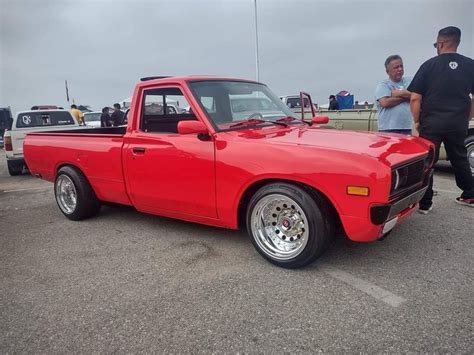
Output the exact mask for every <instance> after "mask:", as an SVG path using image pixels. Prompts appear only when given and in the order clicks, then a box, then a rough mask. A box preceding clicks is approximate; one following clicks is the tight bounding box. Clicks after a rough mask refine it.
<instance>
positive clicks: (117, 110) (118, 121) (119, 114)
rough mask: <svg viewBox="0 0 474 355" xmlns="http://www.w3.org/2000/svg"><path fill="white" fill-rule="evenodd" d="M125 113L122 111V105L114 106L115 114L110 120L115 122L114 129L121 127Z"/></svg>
mask: <svg viewBox="0 0 474 355" xmlns="http://www.w3.org/2000/svg"><path fill="white" fill-rule="evenodd" d="M123 115H124V113H123V112H122V111H120V104H114V112H112V115H110V120H111V121H112V122H113V124H114V127H117V126H120V125H121V124H122V123H123Z"/></svg>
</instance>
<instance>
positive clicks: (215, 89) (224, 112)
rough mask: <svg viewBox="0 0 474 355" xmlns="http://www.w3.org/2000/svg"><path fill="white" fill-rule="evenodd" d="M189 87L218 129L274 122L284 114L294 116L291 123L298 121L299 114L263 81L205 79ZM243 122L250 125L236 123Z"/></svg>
mask: <svg viewBox="0 0 474 355" xmlns="http://www.w3.org/2000/svg"><path fill="white" fill-rule="evenodd" d="M189 86H190V87H191V90H192V92H193V94H194V96H195V98H196V100H197V101H198V102H199V103H200V105H201V108H202V109H203V110H204V111H205V112H206V114H207V117H208V118H209V120H210V121H211V122H212V123H213V124H214V126H215V127H216V128H217V129H219V130H223V129H229V128H232V129H235V128H238V129H242V128H248V127H249V126H251V125H255V126H256V125H262V124H275V121H276V120H278V119H280V118H284V117H292V118H294V119H295V120H294V121H291V120H289V122H290V124H291V122H299V121H298V115H297V114H296V113H295V112H293V111H291V110H290V109H289V108H288V107H287V106H286V105H285V104H284V103H283V102H282V101H281V100H280V99H279V98H278V97H277V96H276V95H275V94H273V93H272V92H271V91H270V90H269V89H268V87H267V86H265V85H263V84H257V83H251V82H244V81H223V80H206V81H191V82H190V83H189ZM255 118H257V119H255ZM242 121H249V124H245V125H244V124H243V125H238V124H236V123H238V122H242ZM272 121H273V122H272Z"/></svg>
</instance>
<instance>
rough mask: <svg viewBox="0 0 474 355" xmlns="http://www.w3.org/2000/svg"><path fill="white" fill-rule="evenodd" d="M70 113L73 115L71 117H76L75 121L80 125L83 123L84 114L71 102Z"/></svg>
mask: <svg viewBox="0 0 474 355" xmlns="http://www.w3.org/2000/svg"><path fill="white" fill-rule="evenodd" d="M70 112H71V114H72V115H73V117H74V118H75V119H76V121H77V123H79V124H80V125H84V114H83V113H82V112H81V111H80V110H78V109H77V106H76V105H74V104H72V105H71V111H70Z"/></svg>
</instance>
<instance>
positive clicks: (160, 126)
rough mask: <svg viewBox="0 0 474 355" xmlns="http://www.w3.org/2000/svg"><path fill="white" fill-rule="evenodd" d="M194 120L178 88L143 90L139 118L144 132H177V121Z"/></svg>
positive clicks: (194, 117)
mask: <svg viewBox="0 0 474 355" xmlns="http://www.w3.org/2000/svg"><path fill="white" fill-rule="evenodd" d="M183 120H196V116H195V115H194V114H193V113H192V112H191V110H190V105H189V103H188V101H187V100H186V98H185V97H184V95H183V93H182V92H181V90H180V89H179V88H161V89H149V90H145V91H144V94H143V106H142V113H141V120H140V129H141V130H142V131H144V132H155V133H178V129H177V127H178V122H179V121H183Z"/></svg>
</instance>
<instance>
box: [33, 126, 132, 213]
mask: <svg viewBox="0 0 474 355" xmlns="http://www.w3.org/2000/svg"><path fill="white" fill-rule="evenodd" d="M125 131H126V127H107V128H84V129H74V130H61V131H54V132H41V133H30V134H28V135H27V137H26V139H25V143H24V150H25V155H26V156H27V157H28V158H27V164H28V168H29V170H30V172H31V174H32V175H35V176H38V177H41V178H43V179H45V180H48V181H51V182H54V180H55V177H56V173H57V171H58V170H59V169H60V168H61V167H62V166H64V165H72V166H75V167H77V168H79V169H80V170H81V171H82V172H83V173H84V174H85V175H86V176H87V179H88V180H89V182H90V184H91V186H92V187H93V189H94V191H95V193H96V195H97V197H98V198H99V199H100V200H103V201H109V202H115V203H121V204H125V205H130V204H131V203H130V200H129V198H128V195H127V193H126V188H125V182H124V176H123V171H122V146H123V136H124V134H125ZM38 148H41V149H38Z"/></svg>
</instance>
